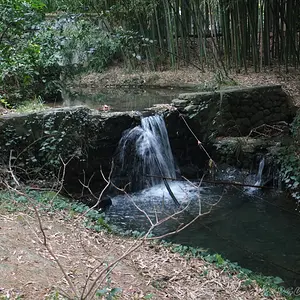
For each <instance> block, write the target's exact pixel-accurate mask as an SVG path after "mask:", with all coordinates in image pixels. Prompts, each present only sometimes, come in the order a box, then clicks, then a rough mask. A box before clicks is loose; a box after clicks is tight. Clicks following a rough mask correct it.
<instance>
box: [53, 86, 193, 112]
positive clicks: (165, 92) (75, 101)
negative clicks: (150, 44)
mask: <svg viewBox="0 0 300 300" xmlns="http://www.w3.org/2000/svg"><path fill="white" fill-rule="evenodd" d="M188 91H190V92H191V91H195V90H194V89H192V88H185V89H183V88H180V89H179V88H147V89H141V88H106V89H103V90H101V92H100V91H97V92H93V91H85V90H82V91H80V92H76V93H70V92H64V93H63V102H62V103H57V104H56V105H57V106H63V107H72V106H77V105H86V106H87V107H89V108H92V109H99V110H102V109H103V105H107V106H109V110H111V111H142V110H144V109H145V108H149V107H152V106H153V105H155V104H168V103H171V101H172V100H173V99H175V98H176V97H177V96H178V94H180V93H183V92H188Z"/></svg>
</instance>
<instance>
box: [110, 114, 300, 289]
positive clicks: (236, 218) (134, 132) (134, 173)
mask: <svg viewBox="0 0 300 300" xmlns="http://www.w3.org/2000/svg"><path fill="white" fill-rule="evenodd" d="M119 147H120V161H121V167H122V170H123V171H126V176H127V179H129V180H130V181H131V184H132V185H134V186H135V187H137V188H133V189H132V190H134V191H135V192H133V193H131V194H127V195H119V196H116V197H114V198H112V206H111V207H110V209H109V211H108V217H109V218H110V220H111V221H112V222H113V223H114V224H116V225H119V226H120V227H122V228H123V229H124V230H137V231H140V232H142V231H145V232H147V231H148V230H149V228H150V227H153V233H154V234H155V235H156V236H161V235H164V234H166V233H168V232H175V231H177V230H178V229H180V228H182V227H183V226H184V224H188V223H189V222H191V221H192V220H193V219H195V218H197V219H196V220H195V221H194V222H193V223H192V224H191V225H190V226H189V227H188V228H186V229H185V230H183V231H179V232H177V233H176V234H175V235H173V236H172V237H169V240H171V241H173V242H175V243H180V244H183V245H190V246H194V247H201V248H207V251H208V252H212V253H220V254H221V255H222V256H223V257H225V258H227V259H229V260H231V261H232V262H238V263H239V264H240V265H241V266H242V267H245V268H249V269H251V270H253V271H255V272H259V273H262V274H264V275H272V276H279V277H281V278H282V279H284V280H285V282H286V284H287V285H288V286H299V285H300V257H299V253H300V243H299V242H300V233H299V228H300V216H299V214H298V213H297V212H295V206H294V205H293V204H292V203H290V202H289V201H288V200H287V198H286V195H285V194H284V193H282V192H279V191H276V190H268V191H264V190H261V189H256V188H253V190H252V189H243V188H242V187H237V186H225V187H222V186H220V185H219V186H213V185H205V184H203V183H201V182H189V181H178V180H177V181H168V185H169V188H170V189H171V191H172V194H173V197H172V195H171V194H170V192H169V189H168V188H167V187H168V185H166V184H165V182H162V180H161V177H168V178H169V177H170V178H175V177H176V168H175V166H174V159H173V156H172V152H171V149H170V144H169V141H168V136H167V131H166V128H165V124H164V121H163V119H162V118H161V117H159V116H152V117H148V118H144V119H142V121H141V125H140V126H137V127H135V128H133V129H131V130H128V131H127V132H126V133H125V134H124V136H123V137H122V140H121V141H120V145H119ZM264 165H265V160H264V159H262V160H261V161H260V163H259V167H258V171H257V174H256V176H255V175H250V176H249V175H248V180H249V179H251V180H252V181H250V182H247V183H249V184H253V185H255V186H259V185H261V184H262V177H263V171H264ZM218 176H219V178H220V179H225V180H229V181H230V180H231V181H240V182H243V178H244V176H245V174H244V173H242V172H239V171H238V170H236V169H232V168H231V169H227V170H226V171H225V172H220V174H218ZM254 190H255V191H254ZM174 197H175V198H176V199H177V200H178V201H179V203H180V204H181V205H180V207H178V206H176V205H175V204H174V201H173V200H174V199H173V198H174Z"/></svg>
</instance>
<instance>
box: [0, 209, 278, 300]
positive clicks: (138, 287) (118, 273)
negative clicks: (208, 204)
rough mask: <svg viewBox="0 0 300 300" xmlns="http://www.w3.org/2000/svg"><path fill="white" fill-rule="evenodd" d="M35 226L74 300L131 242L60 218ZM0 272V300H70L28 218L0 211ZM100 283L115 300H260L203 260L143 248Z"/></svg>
mask: <svg viewBox="0 0 300 300" xmlns="http://www.w3.org/2000/svg"><path fill="white" fill-rule="evenodd" d="M41 221H42V226H43V228H44V232H45V234H46V237H47V244H48V245H49V246H50V247H51V249H52V251H53V253H54V254H55V256H56V258H57V259H58V260H59V262H60V264H61V265H62V267H63V269H64V271H65V273H66V276H67V277H68V278H69V279H70V281H71V282H72V283H73V285H74V286H75V289H76V291H77V293H78V294H79V295H80V294H81V293H82V291H83V289H84V287H85V285H86V284H87V288H86V290H85V291H87V290H88V289H89V288H90V287H91V284H92V283H93V282H94V281H95V280H94V279H95V277H97V276H98V275H99V274H100V272H101V270H102V269H103V268H105V267H106V266H107V265H108V264H109V263H110V262H111V261H113V260H115V259H117V258H119V257H120V256H121V255H122V254H124V253H125V251H126V249H128V248H129V247H130V246H132V245H133V244H134V243H135V242H136V241H134V240H133V239H129V238H122V237H117V236H113V235H109V234H104V233H95V232H91V231H89V230H87V229H85V228H84V227H83V226H81V225H79V224H82V222H81V223H80V222H77V221H76V219H74V218H70V216H68V213H66V212H62V213H57V212H56V213H55V214H54V213H53V214H49V213H47V214H45V213H44V214H42V215H41ZM93 271H94V272H93ZM0 272H1V273H0V299H61V298H59V297H58V296H55V293H56V292H57V291H61V290H62V291H63V292H64V293H68V294H69V295H70V296H71V297H70V298H71V299H75V297H74V295H72V291H71V289H70V286H69V284H68V283H67V281H66V279H65V278H64V276H63V273H62V271H61V270H60V268H59V266H58V264H57V263H56V262H55V260H54V258H53V257H52V256H51V255H50V253H49V251H48V250H47V249H46V248H45V246H44V245H43V236H42V234H41V231H40V228H39V224H38V220H37V217H36V216H35V215H34V214H28V213H21V212H15V213H8V212H7V211H5V210H4V211H3V210H2V211H1V215H0ZM89 275H91V277H90V278H89V279H88V277H89ZM101 279H103V281H102V283H99V288H100V289H103V288H105V287H106V288H120V289H121V292H120V293H119V294H118V295H119V298H116V299H197V300H198V299H220V300H221V299H222V300H224V299H267V298H265V297H264V296H263V290H262V289H261V288H259V287H258V286H257V285H256V284H253V283H252V284H250V285H248V284H246V285H245V284H244V281H243V280H241V279H239V278H238V276H236V275H233V276H231V277H230V276H229V275H227V274H226V272H224V270H222V269H218V268H216V267H215V266H214V265H212V264H209V263H207V262H205V261H203V260H200V259H189V260H187V259H186V258H184V257H182V256H180V255H179V254H177V253H173V252H171V251H170V250H169V249H168V248H166V247H164V246H161V245H157V244H156V245H153V244H150V243H148V242H147V243H146V244H144V245H142V246H141V247H139V248H138V249H137V250H135V251H134V252H132V253H131V254H130V255H128V256H127V257H125V258H124V259H122V260H120V262H119V263H118V265H117V267H116V268H114V269H113V270H112V271H111V272H110V273H107V272H106V273H105V276H104V277H101ZM1 297H2V298H1ZM80 299H83V298H80ZM87 299H108V298H96V297H92V298H87ZM268 299H270V298H268ZM273 299H283V298H281V297H280V296H277V297H276V296H275V297H273Z"/></svg>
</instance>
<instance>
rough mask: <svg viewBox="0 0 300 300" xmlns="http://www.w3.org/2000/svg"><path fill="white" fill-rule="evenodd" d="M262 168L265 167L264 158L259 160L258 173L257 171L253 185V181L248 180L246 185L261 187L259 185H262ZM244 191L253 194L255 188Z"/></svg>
mask: <svg viewBox="0 0 300 300" xmlns="http://www.w3.org/2000/svg"><path fill="white" fill-rule="evenodd" d="M264 167H265V158H264V157H263V158H262V159H261V160H260V162H259V167H258V171H257V174H256V176H255V183H253V179H252V180H249V181H248V182H246V183H248V184H252V185H254V186H261V183H262V173H263V171H264ZM251 181H252V182H251ZM245 190H246V192H247V193H249V194H252V193H254V192H256V191H257V188H255V187H247V188H245Z"/></svg>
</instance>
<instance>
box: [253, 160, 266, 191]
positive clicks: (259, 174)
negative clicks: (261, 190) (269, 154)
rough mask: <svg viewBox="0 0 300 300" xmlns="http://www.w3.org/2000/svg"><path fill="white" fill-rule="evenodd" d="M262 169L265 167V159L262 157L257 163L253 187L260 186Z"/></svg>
mask: <svg viewBox="0 0 300 300" xmlns="http://www.w3.org/2000/svg"><path fill="white" fill-rule="evenodd" d="M264 167H265V158H264V157H263V158H262V160H261V161H260V163H259V167H258V172H257V175H256V182H255V184H254V185H255V186H260V185H261V179H262V173H263V170H264Z"/></svg>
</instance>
